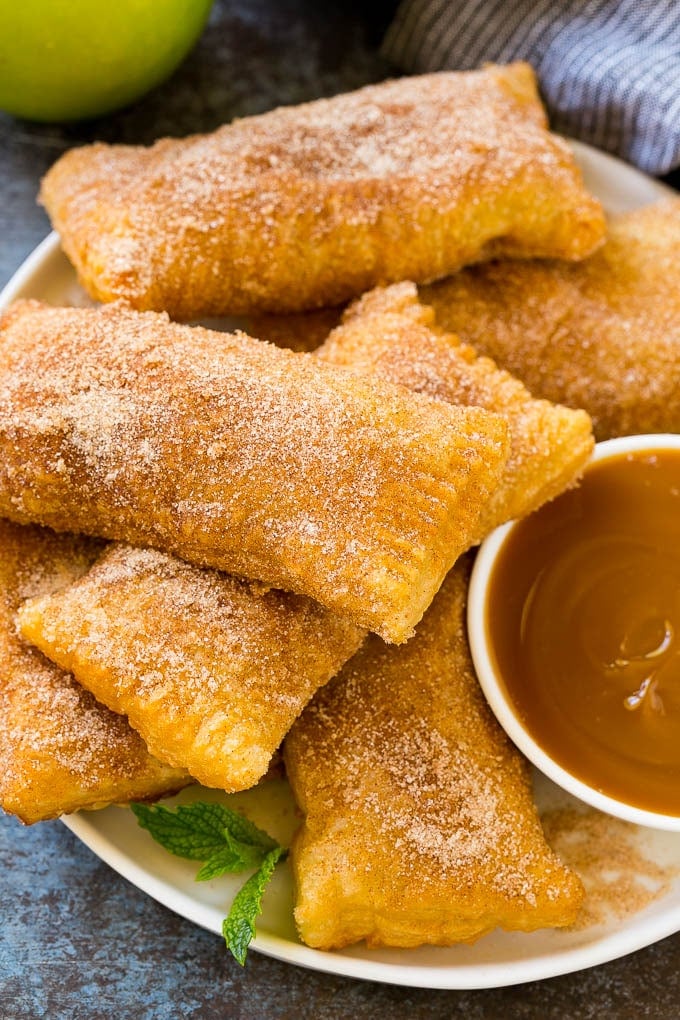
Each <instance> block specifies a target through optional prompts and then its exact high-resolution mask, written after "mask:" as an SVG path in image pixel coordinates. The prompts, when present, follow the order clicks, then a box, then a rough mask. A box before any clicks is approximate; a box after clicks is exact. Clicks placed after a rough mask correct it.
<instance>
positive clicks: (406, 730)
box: [284, 557, 583, 949]
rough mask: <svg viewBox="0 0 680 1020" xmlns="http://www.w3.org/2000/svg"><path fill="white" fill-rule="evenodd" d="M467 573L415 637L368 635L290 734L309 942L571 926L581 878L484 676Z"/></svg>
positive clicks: (450, 938) (451, 582) (440, 598)
mask: <svg viewBox="0 0 680 1020" xmlns="http://www.w3.org/2000/svg"><path fill="white" fill-rule="evenodd" d="M469 568H470V559H469V557H464V558H463V559H462V560H460V561H459V563H458V564H457V565H456V566H455V567H454V569H453V570H452V571H451V573H450V574H449V576H448V577H447V579H446V581H445V582H444V584H443V585H442V588H441V590H440V592H439V594H438V595H437V597H436V599H435V601H434V602H433V604H432V606H431V607H430V609H429V610H428V612H427V614H426V616H425V617H424V619H423V621H422V622H421V624H420V626H419V627H418V630H417V632H416V636H415V637H414V638H412V640H411V641H409V642H408V644H406V645H403V646H400V647H399V648H390V647H388V646H386V645H385V644H383V642H382V641H380V640H379V639H378V638H374V637H369V638H368V639H367V641H366V643H365V644H364V645H363V646H362V648H361V649H360V650H359V652H358V653H357V654H356V655H355V657H354V658H353V659H351V660H350V662H349V663H348V664H347V665H346V666H345V668H344V669H343V670H342V672H341V673H339V674H338V676H337V677H336V678H335V679H334V680H331V682H330V683H329V684H328V685H327V686H326V687H324V688H322V689H321V690H320V691H319V692H318V693H317V694H316V695H315V697H314V698H313V700H312V701H311V702H310V704H309V705H308V707H307V708H306V709H305V711H304V712H303V714H302V716H301V717H300V719H299V720H298V721H297V722H296V724H295V726H294V727H293V729H292V730H291V733H290V734H289V736H288V737H287V739H286V741H285V744H284V758H285V762H286V768H287V771H288V776H289V779H290V782H291V785H292V787H293V791H294V794H295V797H296V799H297V802H298V804H299V806H300V808H301V810H302V811H303V812H304V816H305V818H304V823H303V825H302V828H301V829H300V831H299V833H298V834H297V836H296V837H295V840H294V843H293V848H292V857H291V859H292V865H293V872H294V876H295V883H296V901H295V919H296V922H297V925H298V929H299V931H300V935H301V937H302V939H303V940H304V941H305V942H306V943H307V944H308V945H310V946H316V947H319V948H323V949H331V948H339V947H342V946H346V945H350V944H351V943H353V942H357V941H359V940H361V939H365V940H366V942H367V943H368V944H369V945H371V946H378V945H389V946H402V947H405V948H406V947H411V946H417V945H420V944H423V943H432V944H436V945H448V944H451V943H454V942H460V941H472V940H474V939H476V938H478V937H479V936H480V935H483V934H485V933H486V932H489V931H491V930H492V929H493V928H495V927H497V926H499V925H500V926H501V927H503V928H508V929H517V930H521V931H532V930H533V929H535V928H540V927H544V926H563V925H568V924H570V923H572V922H573V921H574V918H575V916H576V912H577V910H578V907H579V905H580V903H581V900H582V898H583V890H582V887H581V883H580V881H579V880H578V878H577V877H576V876H575V875H573V874H572V873H571V872H570V871H569V870H568V869H567V868H566V867H565V866H564V865H562V864H561V863H560V862H559V860H558V859H557V858H556V857H555V855H554V854H553V853H552V852H551V851H550V849H549V847H548V845H547V844H546V842H545V839H544V836H543V832H542V829H541V825H540V821H539V819H538V815H537V813H536V810H535V808H534V805H533V802H532V794H531V783H530V779H529V774H528V768H527V765H526V762H525V761H524V759H523V758H522V757H521V755H520V754H519V752H518V751H516V750H515V748H514V747H513V746H512V744H511V743H510V741H509V740H508V739H507V738H506V736H505V734H504V733H503V732H502V730H501V729H500V727H499V726H498V724H497V722H496V720H495V719H494V718H493V716H492V715H491V711H490V709H489V708H488V706H487V704H486V701H485V700H484V697H483V695H482V692H481V689H480V687H479V685H478V683H477V679H476V677H475V675H474V672H473V667H472V662H471V659H470V654H469V650H468V645H467V638H466V631H465V601H466V592H467V583H468V576H469Z"/></svg>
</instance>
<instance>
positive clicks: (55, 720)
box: [0, 520, 193, 823]
mask: <svg viewBox="0 0 680 1020" xmlns="http://www.w3.org/2000/svg"><path fill="white" fill-rule="evenodd" d="M100 549H101V543H99V542H95V541H93V540H91V539H85V538H81V537H74V536H72V535H55V534H54V532H51V531H49V530H48V529H46V528H37V527H30V526H29V527H23V526H21V525H18V524H13V523H11V522H10V521H4V520H0V806H2V807H3V808H4V810H5V811H8V812H10V813H12V814H15V815H17V816H18V817H19V818H21V819H22V821H24V822H27V823H32V822H38V821H41V820H43V819H46V818H56V817H57V816H58V815H61V814H69V813H71V812H72V811H77V810H78V809H79V808H95V807H104V806H106V805H107V804H111V803H117V804H119V803H127V802H128V801H130V800H144V799H149V798H155V797H159V796H161V795H163V794H167V793H171V792H174V791H176V790H179V789H181V788H182V787H183V786H186V785H187V783H190V782H192V781H193V780H191V779H190V777H189V776H188V775H187V773H186V772H185V771H184V770H183V769H175V768H171V767H170V766H168V765H165V764H163V763H162V762H160V761H158V760H157V759H155V758H153V757H152V756H151V755H150V754H149V753H148V751H147V749H146V747H145V745H144V743H143V742H142V740H141V738H140V737H139V736H138V734H137V733H135V732H134V731H133V730H132V729H131V728H130V726H129V725H128V722H127V720H126V719H124V718H123V717H122V716H120V715H114V713H113V712H110V711H109V710H108V709H107V708H104V706H103V705H100V704H99V703H98V702H96V701H95V699H94V698H93V697H92V695H91V694H90V693H89V692H87V691H85V690H83V688H82V687H80V686H79V684H77V683H76V682H75V680H74V679H73V677H72V676H69V674H68V673H64V672H63V671H62V670H61V669H60V668H59V667H58V666H55V665H54V664H53V663H51V662H48V661H47V659H45V658H44V657H43V656H42V655H41V653H40V652H39V651H37V649H35V648H31V647H29V645H27V644H26V643H24V642H23V641H21V639H20V638H19V636H18V634H17V630H16V621H15V613H16V610H17V608H18V606H19V605H20V603H21V602H22V600H23V599H25V598H27V597H30V596H37V595H40V594H46V593H49V592H51V591H53V590H55V589H57V588H60V587H62V586H63V585H66V584H69V583H70V582H72V581H74V580H75V579H76V578H77V577H79V576H80V575H81V574H83V573H84V572H85V571H86V570H87V569H88V567H89V566H90V564H91V563H92V561H93V560H94V558H95V557H96V556H97V554H98V552H99V550H100Z"/></svg>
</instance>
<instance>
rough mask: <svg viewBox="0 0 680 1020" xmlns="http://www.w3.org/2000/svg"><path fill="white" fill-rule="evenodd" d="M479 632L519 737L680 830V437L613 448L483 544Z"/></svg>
mask: <svg viewBox="0 0 680 1020" xmlns="http://www.w3.org/2000/svg"><path fill="white" fill-rule="evenodd" d="M468 632H469V637H470V646H471V650H472V657H473V660H474V663H475V667H476V670H477V674H478V676H479V680H480V683H481V685H482V688H483V690H484V693H485V695H486V698H487V700H488V702H489V704H490V706H491V708H492V710H493V712H494V713H495V715H496V717H497V718H498V721H499V722H500V724H501V725H502V726H503V728H504V729H505V731H506V732H507V734H508V736H509V737H510V738H511V740H512V741H513V742H514V743H515V744H516V745H517V747H518V748H519V749H520V750H521V751H522V752H523V753H524V754H525V755H526V756H527V758H529V760H530V761H532V762H533V764H534V765H536V767H537V768H538V769H540V771H541V772H543V773H544V774H545V775H547V776H548V777H549V778H550V779H552V780H553V782H555V783H557V784H558V785H559V786H561V787H563V788H564V789H566V790H568V791H569V792H570V793H572V794H573V795H574V796H576V797H578V798H580V799H581V800H583V801H586V802H587V803H589V804H591V805H592V806H594V807H596V808H599V809H600V810H601V811H605V812H608V813H609V814H612V815H616V816H618V817H620V818H624V819H626V820H628V821H632V822H636V823H638V824H641V825H649V826H653V827H656V828H659V829H671V830H675V831H680V435H649V436H626V437H624V438H621V439H612V440H609V441H608V442H604V443H599V444H598V445H597V446H596V448H595V452H594V454H593V457H592V460H591V462H590V463H589V465H588V467H587V469H586V472H585V474H584V477H583V479H582V481H581V483H580V485H579V486H578V487H577V488H575V489H572V490H570V491H568V492H566V493H564V494H563V495H561V496H559V497H558V498H557V499H555V500H554V501H553V502H552V503H548V504H546V505H545V506H543V507H541V508H540V509H539V510H537V511H536V512H535V513H533V514H531V515H530V516H529V517H526V518H524V519H523V520H521V521H513V522H511V523H510V524H506V525H504V526H503V527H502V528H498V529H497V530H496V531H495V532H494V533H493V534H492V535H491V536H490V537H489V538H488V539H487V540H486V541H485V542H484V543H483V544H482V546H481V547H480V550H479V553H478V556H477V560H476V563H475V567H474V570H473V574H472V579H471V583H470V595H469V600H468Z"/></svg>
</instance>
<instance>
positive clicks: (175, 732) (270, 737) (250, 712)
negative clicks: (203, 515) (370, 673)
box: [18, 545, 365, 792]
mask: <svg viewBox="0 0 680 1020" xmlns="http://www.w3.org/2000/svg"><path fill="white" fill-rule="evenodd" d="M18 620H19V625H20V627H21V632H22V634H23V635H24V637H25V638H27V639H28V640H29V641H31V642H32V643H33V644H35V645H36V646H37V647H38V648H40V650H41V651H42V652H44V653H45V655H47V656H48V657H49V658H50V659H52V660H53V661H54V662H56V663H58V664H59V665H60V666H61V667H62V668H63V669H68V670H70V671H71V672H72V673H73V674H74V676H75V677H76V679H77V680H78V681H80V683H82V685H83V686H84V687H86V688H87V689H88V690H90V691H91V692H92V693H93V694H94V695H95V697H96V698H98V700H99V701H101V702H103V703H104V704H105V705H107V706H108V707H109V708H110V709H112V710H113V711H115V712H120V713H122V714H124V715H126V716H127V717H128V718H129V720H130V723H131V724H132V726H134V728H135V730H137V732H138V733H139V734H140V735H141V736H142V737H143V739H144V741H145V742H146V744H147V746H148V748H149V750H150V751H151V752H152V753H153V754H157V755H158V757H160V758H162V760H163V761H167V762H170V763H172V764H173V765H176V766H181V767H184V768H186V769H187V770H188V771H189V772H190V773H191V774H192V775H193V776H194V777H195V778H196V779H197V780H198V781H199V782H201V783H203V784H204V785H205V786H213V787H217V788H218V789H222V790H226V791H227V792H234V791H236V790H244V789H248V788H249V787H251V786H254V785H255V784H256V783H257V782H258V780H259V779H261V778H262V776H263V775H264V774H265V773H266V771H267V769H268V767H269V764H270V762H271V759H272V756H273V755H274V754H275V753H276V751H277V748H278V747H279V745H280V744H281V741H282V740H283V737H284V736H285V735H286V733H287V732H288V730H289V729H290V727H291V726H292V724H293V722H294V721H295V719H296V718H297V717H298V716H299V714H300V712H301V711H302V709H303V708H304V706H305V705H306V704H307V702H308V701H309V699H310V698H311V697H312V695H313V694H314V692H315V691H316V690H317V689H318V688H319V687H320V686H321V685H322V684H325V683H326V682H327V681H328V680H329V679H330V677H331V676H333V675H334V674H335V673H337V672H338V670H339V669H340V667H341V666H342V665H343V664H344V663H345V662H346V661H347V659H349V657H350V656H351V655H352V654H353V653H354V652H355V651H356V650H357V648H358V647H359V645H360V643H361V641H362V640H363V638H364V636H365V632H364V631H362V630H360V629H359V628H358V627H355V626H354V624H351V623H349V622H348V621H346V620H343V619H342V618H341V617H339V616H336V615H335V614H333V613H330V612H329V611H328V610H327V609H324V608H323V607H322V606H320V605H319V604H318V603H315V602H312V601H311V599H307V598H305V597H304V596H300V595H289V594H287V593H284V592H280V591H274V590H272V589H265V588H263V587H262V585H259V584H256V583H249V582H246V581H240V580H237V579H236V578H232V577H228V576H227V575H226V574H220V573H219V572H218V571H215V570H208V569H205V568H201V567H192V566H190V565H189V564H187V563H183V562H182V561H181V560H178V559H175V558H174V557H172V556H168V555H166V554H165V553H160V552H157V551H155V550H151V549H134V548H132V547H131V546H119V545H113V546H111V547H109V549H108V550H107V551H106V552H105V553H104V554H103V556H102V557H101V559H100V560H99V561H98V562H97V563H96V564H95V565H94V567H93V568H92V569H91V570H90V571H89V572H88V573H87V574H85V575H84V576H83V577H82V578H81V579H80V580H78V581H76V582H75V584H73V585H70V586H68V587H66V588H63V589H61V590H60V591H57V592H54V593H53V594H48V595H45V596H43V597H40V598H34V599H31V600H30V601H28V602H27V603H25V604H24V606H23V607H22V608H21V609H20V610H19V615H18Z"/></svg>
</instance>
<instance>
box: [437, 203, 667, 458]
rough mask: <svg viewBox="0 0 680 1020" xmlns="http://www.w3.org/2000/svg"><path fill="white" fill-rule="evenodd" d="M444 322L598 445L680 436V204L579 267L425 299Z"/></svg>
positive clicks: (475, 284)
mask: <svg viewBox="0 0 680 1020" xmlns="http://www.w3.org/2000/svg"><path fill="white" fill-rule="evenodd" d="M421 296H422V299H423V300H424V301H426V302H428V303H429V304H431V305H432V306H433V307H434V309H435V311H436V314H437V320H438V322H440V323H441V324H442V325H443V326H444V327H446V328H447V329H450V330H453V331H454V332H456V333H458V334H460V336H461V337H462V338H463V339H464V340H465V341H467V342H468V343H471V344H472V345H473V346H474V347H475V348H476V349H477V350H478V351H479V352H480V353H483V354H487V355H489V356H490V357H492V358H494V359H495V360H496V361H497V362H498V364H499V365H502V366H503V368H507V369H508V370H509V371H510V372H512V373H513V374H514V375H516V376H517V377H518V378H519V379H521V380H522V381H523V382H524V383H525V384H526V386H528V388H529V389H530V390H531V391H532V393H534V395H536V396H540V397H545V398H547V399H548V400H555V401H560V402H561V403H563V404H567V405H568V406H569V407H582V408H585V410H586V411H587V412H588V413H589V414H590V415H591V417H592V419H593V424H594V430H595V435H596V437H597V438H598V439H609V438H611V437H613V436H621V435H629V434H635V433H645V432H647V433H649V432H680V199H670V200H668V201H664V202H660V203H657V204H655V205H651V206H647V207H645V208H643V209H637V210H635V211H633V212H628V213H624V214H622V215H618V216H614V217H612V219H611V222H610V225H609V237H608V240H607V243H606V244H605V246H604V247H603V248H601V249H600V251H598V252H597V253H596V254H595V255H593V256H592V257H591V258H589V259H587V260H586V261H585V262H582V263H579V265H566V264H564V263H562V262H552V261H551V262H520V261H518V260H508V261H505V262H494V263H490V264H488V265H485V266H478V267H475V268H473V269H467V270H463V271H462V272H460V273H458V274H457V275H456V276H452V277H451V278H450V279H448V280H444V281H442V282H441V283H440V284H435V285H434V286H432V287H427V288H423V289H421Z"/></svg>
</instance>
